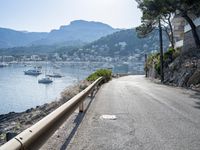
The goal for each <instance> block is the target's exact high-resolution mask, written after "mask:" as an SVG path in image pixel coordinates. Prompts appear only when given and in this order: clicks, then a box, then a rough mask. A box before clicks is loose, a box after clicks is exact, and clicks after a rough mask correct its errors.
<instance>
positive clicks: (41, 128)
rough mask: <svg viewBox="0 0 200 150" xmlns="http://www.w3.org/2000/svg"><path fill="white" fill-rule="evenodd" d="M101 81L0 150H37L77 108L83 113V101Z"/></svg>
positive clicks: (98, 80)
mask: <svg viewBox="0 0 200 150" xmlns="http://www.w3.org/2000/svg"><path fill="white" fill-rule="evenodd" d="M102 79H103V78H102V77H100V78H99V79H97V80H96V81H95V82H93V83H92V84H91V85H89V86H88V87H87V88H86V89H84V90H83V91H82V92H80V93H79V94H77V95H76V96H74V97H73V98H71V99H70V100H69V101H67V102H66V103H64V104H63V105H62V106H60V107H59V108H57V109H56V110H54V111H53V112H52V113H50V114H49V115H47V116H46V117H44V118H43V119H41V120H40V121H39V122H37V123H36V124H34V125H33V126H31V127H29V128H28V129H26V130H24V131H23V132H21V133H20V134H19V135H17V136H16V137H14V138H13V139H11V140H10V141H8V142H7V143H5V144H4V145H2V146H1V147H0V150H26V149H28V150H35V149H39V148H40V147H41V146H42V145H43V144H44V143H45V141H46V140H47V139H48V138H49V137H51V135H52V134H53V133H54V132H55V131H56V130H57V129H58V128H59V127H60V125H62V124H63V122H64V121H66V119H67V118H68V117H69V116H70V115H71V114H72V113H73V112H74V111H75V110H76V109H77V108H78V107H79V111H80V112H82V111H83V109H84V108H83V102H84V99H85V98H86V97H87V96H88V95H89V94H90V93H92V94H93V92H94V89H95V87H96V86H98V85H99V84H100V83H101V81H102Z"/></svg>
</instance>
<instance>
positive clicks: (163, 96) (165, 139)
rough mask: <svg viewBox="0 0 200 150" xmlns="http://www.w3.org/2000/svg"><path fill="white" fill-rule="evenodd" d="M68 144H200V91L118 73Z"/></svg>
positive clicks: (185, 148) (78, 149)
mask: <svg viewBox="0 0 200 150" xmlns="http://www.w3.org/2000/svg"><path fill="white" fill-rule="evenodd" d="M102 115H115V116H116V117H117V119H115V120H109V119H103V118H102V117H101V116H102ZM67 149H70V150H82V149H86V150H200V93H198V92H194V91H190V90H186V89H181V88H174V87H169V86H165V85H160V84H156V83H153V82H151V81H149V80H148V79H145V78H144V76H127V77H122V78H119V79H113V80H112V81H110V82H109V83H107V84H105V85H103V87H101V89H100V90H99V92H98V93H97V95H96V98H95V99H94V101H93V102H92V104H91V106H90V108H89V110H88V111H87V113H86V115H85V117H84V119H83V121H82V123H81V124H80V126H79V128H78V130H77V132H76V134H75V136H74V139H73V140H72V141H71V143H70V144H69V145H68V148H67Z"/></svg>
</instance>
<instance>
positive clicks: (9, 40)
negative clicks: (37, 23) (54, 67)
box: [0, 28, 48, 48]
mask: <svg viewBox="0 0 200 150" xmlns="http://www.w3.org/2000/svg"><path fill="white" fill-rule="evenodd" d="M47 34H48V33H45V32H22V31H15V30H12V29H6V28H0V48H9V47H18V46H26V45H29V44H30V43H32V42H33V41H35V40H38V39H42V38H45V37H46V36H47Z"/></svg>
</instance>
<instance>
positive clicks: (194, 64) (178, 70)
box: [165, 50, 200, 90]
mask: <svg viewBox="0 0 200 150" xmlns="http://www.w3.org/2000/svg"><path fill="white" fill-rule="evenodd" d="M165 83H166V84H171V85H176V86H181V87H190V88H193V89H199V90H200V51H199V50H193V51H190V52H189V53H186V54H181V55H180V56H179V57H177V58H176V59H175V60H174V61H173V62H172V63H170V64H169V65H167V67H166V68H165Z"/></svg>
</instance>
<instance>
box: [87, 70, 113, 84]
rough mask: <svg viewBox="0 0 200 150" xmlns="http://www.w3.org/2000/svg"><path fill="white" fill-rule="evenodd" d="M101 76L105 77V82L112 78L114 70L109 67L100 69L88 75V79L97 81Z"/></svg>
mask: <svg viewBox="0 0 200 150" xmlns="http://www.w3.org/2000/svg"><path fill="white" fill-rule="evenodd" d="M99 77H103V78H104V82H108V81H109V80H111V78H112V71H111V70H109V69H99V70H97V71H96V72H94V73H92V74H91V75H90V76H89V77H87V80H88V81H95V80H97V79H98V78H99Z"/></svg>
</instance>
